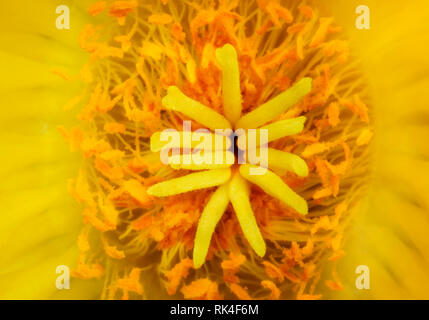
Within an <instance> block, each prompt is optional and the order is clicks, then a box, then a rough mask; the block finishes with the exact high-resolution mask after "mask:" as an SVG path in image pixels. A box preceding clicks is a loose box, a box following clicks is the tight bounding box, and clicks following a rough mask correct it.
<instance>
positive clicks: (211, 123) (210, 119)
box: [162, 86, 231, 130]
mask: <svg viewBox="0 0 429 320" xmlns="http://www.w3.org/2000/svg"><path fill="white" fill-rule="evenodd" d="M162 105H163V106H164V107H165V108H167V109H168V110H174V111H178V112H181V113H183V114H184V115H186V116H188V117H189V118H191V119H193V120H195V121H197V122H198V123H200V124H202V125H203V126H205V127H207V128H210V129H212V130H215V129H228V128H231V124H230V123H229V121H228V120H227V119H226V118H225V117H224V116H222V115H220V114H219V113H217V112H216V111H214V110H213V109H211V108H209V107H207V106H205V105H203V104H202V103H200V102H198V101H195V100H194V99H191V98H189V97H187V96H186V95H185V94H183V92H182V91H180V89H179V88H178V87H176V86H170V87H168V90H167V95H166V96H165V97H164V98H162Z"/></svg>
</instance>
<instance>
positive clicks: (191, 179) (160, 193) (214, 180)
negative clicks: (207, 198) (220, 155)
mask: <svg viewBox="0 0 429 320" xmlns="http://www.w3.org/2000/svg"><path fill="white" fill-rule="evenodd" d="M230 176H231V169H229V168H227V169H214V170H207V171H201V172H195V173H191V174H188V175H186V176H183V177H180V178H175V179H171V180H168V181H163V182H160V183H157V184H155V185H153V186H151V187H150V188H149V189H147V193H148V194H149V195H151V196H156V197H167V196H172V195H175V194H180V193H185V192H188V191H193V190H199V189H205V188H210V187H214V186H218V185H221V184H223V183H225V182H227V181H228V179H229V178H230Z"/></svg>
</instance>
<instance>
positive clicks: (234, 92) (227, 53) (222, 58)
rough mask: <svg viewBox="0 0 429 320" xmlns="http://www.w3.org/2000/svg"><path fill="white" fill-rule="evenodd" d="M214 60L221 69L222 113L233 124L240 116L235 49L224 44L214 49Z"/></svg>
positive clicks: (238, 72) (238, 75)
mask: <svg viewBox="0 0 429 320" xmlns="http://www.w3.org/2000/svg"><path fill="white" fill-rule="evenodd" d="M216 59H217V60H218V62H219V64H220V65H221V67H222V99H223V113H224V114H225V117H226V118H227V119H228V120H229V121H230V122H231V123H232V124H234V123H235V122H236V121H237V120H238V119H240V116H241V90H240V69H239V68H238V58H237V52H236V51H235V48H234V47H233V46H232V45H230V44H226V45H224V46H223V47H222V48H219V49H216Z"/></svg>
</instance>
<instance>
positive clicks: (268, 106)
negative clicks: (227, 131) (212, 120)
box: [235, 78, 311, 129]
mask: <svg viewBox="0 0 429 320" xmlns="http://www.w3.org/2000/svg"><path fill="white" fill-rule="evenodd" d="M310 90H311V79H310V78H303V79H301V80H300V81H298V82H297V83H296V84H295V85H293V86H292V87H291V88H289V89H287V90H286V91H284V92H282V93H280V94H279V95H278V96H276V97H275V98H273V99H271V100H270V101H268V102H266V103H264V104H263V105H261V106H260V107H258V108H256V109H255V110H253V111H251V112H249V113H247V114H246V115H244V116H243V117H241V119H240V120H238V121H237V123H236V125H235V127H236V128H242V129H250V128H258V127H260V126H262V125H263V124H265V123H267V122H270V121H272V120H274V119H275V118H277V117H278V116H279V115H280V114H282V113H283V112H285V111H286V110H287V109H288V108H290V107H292V106H294V105H295V104H297V103H298V102H299V101H300V100H301V99H302V98H304V97H305V96H306V95H307V93H309V92H310Z"/></svg>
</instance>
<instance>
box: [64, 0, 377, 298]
mask: <svg viewBox="0 0 429 320" xmlns="http://www.w3.org/2000/svg"><path fill="white" fill-rule="evenodd" d="M105 7H106V5H102V4H100V3H97V4H96V5H94V6H91V8H90V10H89V12H90V14H92V15H96V14H101V12H102V11H103V10H104V9H105ZM109 16H111V17H114V18H115V19H114V21H113V22H112V23H110V24H109V29H110V30H111V33H107V32H105V30H103V26H93V25H88V26H87V27H86V28H85V29H84V30H83V32H82V35H81V36H80V38H79V44H80V46H81V47H82V48H83V49H85V50H87V51H88V52H89V53H90V55H91V59H90V62H89V63H88V65H86V66H85V67H84V68H83V70H82V72H81V75H82V78H83V80H84V81H85V83H86V84H87V85H86V89H85V90H86V91H85V92H84V93H83V94H82V95H81V96H80V97H78V98H77V99H74V100H73V101H72V103H71V104H70V105H69V106H71V105H72V104H73V103H76V102H77V101H81V100H84V99H85V97H86V95H87V94H86V93H87V92H89V93H90V94H89V96H88V99H87V101H86V103H85V104H84V106H83V108H82V110H81V112H80V115H79V119H80V120H82V125H80V126H79V127H76V128H72V129H70V130H66V129H61V130H62V132H63V134H64V136H65V138H66V139H67V140H68V141H69V142H70V144H71V147H72V148H73V149H80V150H81V151H82V153H83V155H84V157H85V160H86V161H85V166H84V167H83V168H82V170H81V171H80V174H79V176H78V177H77V178H76V179H74V180H73V181H71V182H70V190H71V192H72V194H73V195H74V197H75V198H76V199H77V200H78V202H79V203H81V204H82V206H83V208H82V210H83V216H84V221H85V222H86V224H85V227H84V229H83V231H82V233H81V235H80V237H79V241H78V242H79V248H80V251H81V256H80V259H79V261H78V266H77V268H76V270H75V271H74V275H75V276H78V277H82V278H93V277H102V276H104V277H105V279H106V281H105V283H106V287H105V288H104V291H103V297H104V298H118V297H123V298H141V297H150V292H151V291H153V290H151V289H152V287H148V285H147V284H145V281H146V283H148V282H149V281H148V280H147V279H149V278H151V279H152V280H154V279H155V280H156V281H155V282H156V283H157V285H158V286H159V288H160V289H159V290H160V291H161V292H164V291H165V292H167V293H168V294H169V295H174V294H177V293H178V292H179V290H180V292H181V294H183V296H180V297H185V298H219V297H221V296H223V297H226V298H235V297H238V298H245V299H246V298H247V299H248V298H269V297H270V298H278V297H280V295H281V297H288V298H290V297H296V296H297V297H299V298H305V297H307V298H308V297H317V296H316V295H314V294H315V292H314V288H315V287H316V282H317V280H318V278H319V275H320V273H321V270H322V267H327V266H328V265H329V264H330V263H331V262H332V261H335V260H337V259H339V258H340V257H341V256H342V255H343V254H344V251H343V250H342V244H343V233H344V230H345V228H346V222H347V221H349V214H350V211H349V208H351V207H353V206H354V205H355V204H356V202H357V199H358V198H359V194H360V193H361V192H360V191H361V190H362V189H363V187H364V182H365V181H364V180H365V179H364V177H366V176H367V158H368V154H369V151H368V147H367V145H368V143H369V141H370V139H371V136H372V129H371V125H370V122H369V112H368V108H367V105H366V102H368V93H367V91H366V85H365V81H364V79H363V78H362V77H361V76H360V73H359V70H358V69H357V68H356V64H355V63H352V62H349V61H348V59H350V58H349V49H348V46H347V42H346V41H345V40H343V39H342V38H340V36H339V31H340V28H339V27H337V26H335V25H334V19H333V18H330V17H324V16H321V15H320V13H319V12H318V11H317V10H315V9H314V8H311V7H310V6H307V5H299V6H298V5H296V4H295V2H291V3H288V6H283V5H281V4H280V3H279V2H278V1H274V0H264V1H257V2H256V1H242V2H239V3H237V2H223V1H221V2H220V4H219V5H214V4H213V5H207V2H201V3H197V4H194V3H193V4H192V5H190V4H188V3H186V4H183V3H181V4H180V5H179V3H178V2H177V1H170V0H169V1H162V2H160V3H156V4H153V5H152V4H148V3H140V2H137V1H114V2H113V3H112V4H111V6H110V7H109ZM118 22H119V25H118V24H117V23H118ZM108 34H109V35H111V37H110V38H107V39H106V38H103V36H106V35H108ZM184 120H186V121H192V126H193V127H194V125H195V128H208V129H211V130H215V129H226V128H230V129H237V128H242V129H244V130H248V129H256V133H255V136H256V137H258V130H261V129H267V130H268V148H267V152H268V158H267V159H268V164H267V168H268V171H267V173H266V174H264V175H252V174H250V172H251V169H253V168H254V167H253V164H252V162H251V161H248V159H247V161H246V163H242V164H240V163H237V162H239V161H238V160H239V156H240V155H239V154H238V150H239V149H240V148H239V143H238V141H237V140H238V138H237V137H236V136H235V137H234V141H233V146H234V147H235V148H234V153H233V158H234V161H233V162H234V166H235V167H237V168H238V170H232V171H231V169H230V167H216V168H213V167H210V166H205V167H204V166H201V165H200V164H196V163H191V164H190V165H188V164H187V165H186V166H184V165H182V164H180V165H174V164H170V163H168V165H165V164H164V163H162V161H160V152H161V150H162V148H163V146H165V143H166V141H161V135H160V132H162V131H163V130H164V129H175V130H177V132H179V135H180V134H183V132H184V130H183V126H182V123H183V121H184ZM212 133H213V132H212ZM246 138H247V141H249V138H250V134H247V135H246ZM256 141H258V139H256ZM177 147H181V142H180V141H179V142H178V144H176V148H177ZM247 151H248V150H247ZM178 179H179V180H178ZM307 210H308V214H307V215H305V214H306V213H307ZM201 226H203V227H201ZM268 257H269V259H268ZM202 264H204V267H203V268H200V269H198V270H196V269H194V267H195V268H196V267H198V266H201V265H202ZM331 281H332V282H328V283H329V284H330V285H331V287H333V288H339V287H340V284H339V281H338V279H337V277H336V273H335V269H333V280H331ZM151 283H152V284H151V286H153V282H151ZM145 286H146V288H145Z"/></svg>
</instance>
